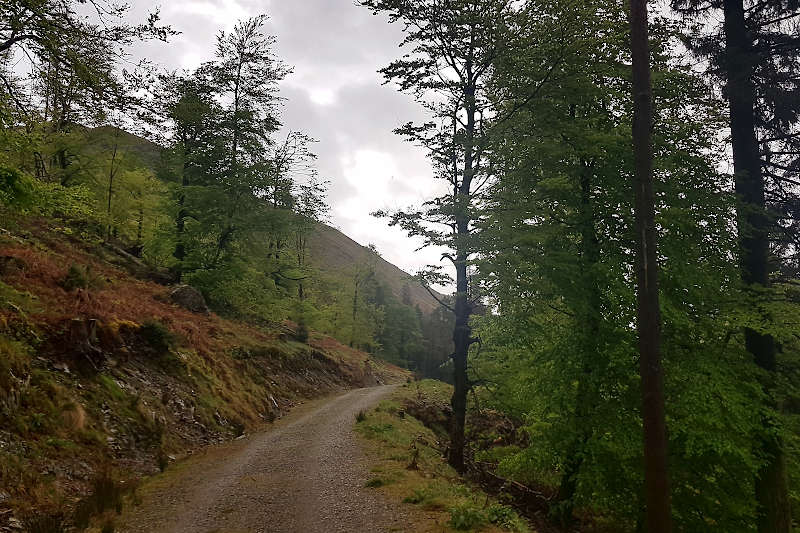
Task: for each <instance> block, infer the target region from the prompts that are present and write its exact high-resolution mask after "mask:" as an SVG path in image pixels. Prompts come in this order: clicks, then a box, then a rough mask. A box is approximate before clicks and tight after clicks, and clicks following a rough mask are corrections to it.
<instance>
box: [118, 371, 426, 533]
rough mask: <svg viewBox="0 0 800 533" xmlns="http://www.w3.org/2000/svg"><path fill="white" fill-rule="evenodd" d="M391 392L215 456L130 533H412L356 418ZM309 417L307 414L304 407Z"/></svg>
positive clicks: (347, 397) (162, 490) (192, 466)
mask: <svg viewBox="0 0 800 533" xmlns="http://www.w3.org/2000/svg"><path fill="white" fill-rule="evenodd" d="M392 388H393V386H383V387H374V388H369V389H359V390H354V391H350V392H348V393H346V394H343V395H341V396H338V397H336V398H334V399H332V400H329V401H327V402H326V403H324V404H322V405H321V406H316V407H314V408H313V409H305V412H301V413H294V414H292V415H289V416H288V417H286V418H284V419H283V420H281V421H280V422H278V423H276V424H275V427H274V428H273V429H271V430H270V431H267V432H264V433H260V434H257V435H253V436H251V437H248V438H246V439H242V440H239V441H236V442H234V443H229V444H226V445H223V446H217V447H213V448H211V449H209V450H208V451H207V452H206V453H204V454H202V455H201V456H200V457H195V458H193V459H191V460H189V461H188V463H187V464H186V465H183V467H182V468H180V469H179V471H178V472H177V473H173V474H169V475H168V476H167V478H165V480H164V482H163V483H159V484H158V485H157V487H158V488H156V489H155V490H153V491H151V492H149V493H148V495H147V496H146V497H145V500H144V502H143V504H142V505H141V506H139V507H137V508H135V509H133V510H132V511H131V512H129V513H128V514H127V516H126V520H125V525H123V526H122V527H121V528H120V529H119V530H120V531H122V532H125V533H156V532H158V533H244V532H248V533H251V532H253V533H255V532H259V533H260V532H264V533H266V532H269V533H284V532H285V533H294V532H296V533H323V532H324V533H331V532H362V531H363V532H382V531H413V530H414V528H413V525H412V522H411V521H410V517H409V516H408V515H407V514H406V512H404V510H403V509H402V508H401V507H400V506H399V505H395V504H392V503H390V502H389V501H387V500H386V499H385V498H384V497H383V496H382V495H381V494H380V493H378V492H377V491H375V490H374V489H368V488H364V483H365V482H366V481H367V479H368V478H369V472H368V466H367V464H366V460H365V456H364V453H363V451H362V450H361V448H360V447H359V444H358V441H357V440H356V437H355V435H354V433H353V425H354V423H355V416H356V413H358V411H359V410H361V409H368V408H369V407H371V406H372V405H374V404H375V403H376V402H377V401H378V400H380V398H381V397H382V396H384V395H385V394H387V393H388V392H390V391H391V390H392ZM301 409H302V408H301Z"/></svg>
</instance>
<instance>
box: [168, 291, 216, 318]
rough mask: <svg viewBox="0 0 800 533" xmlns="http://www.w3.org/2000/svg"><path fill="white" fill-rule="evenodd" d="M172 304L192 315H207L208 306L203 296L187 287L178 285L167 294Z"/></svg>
mask: <svg viewBox="0 0 800 533" xmlns="http://www.w3.org/2000/svg"><path fill="white" fill-rule="evenodd" d="M169 299H170V301H171V302H172V303H174V304H176V305H179V306H181V307H183V308H184V309H186V310H189V311H191V312H193V313H204V314H205V313H208V312H209V311H208V305H207V304H206V299H205V298H203V294H202V293H201V292H200V291H198V290H197V289H195V288H194V287H190V286H189V285H178V286H177V287H175V288H174V289H173V290H172V292H170V293H169Z"/></svg>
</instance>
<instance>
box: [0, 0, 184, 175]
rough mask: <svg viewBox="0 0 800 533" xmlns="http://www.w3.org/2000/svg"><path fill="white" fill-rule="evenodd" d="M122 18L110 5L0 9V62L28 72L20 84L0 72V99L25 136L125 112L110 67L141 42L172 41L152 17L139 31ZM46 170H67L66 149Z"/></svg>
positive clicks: (120, 9) (98, 0) (22, 2)
mask: <svg viewBox="0 0 800 533" xmlns="http://www.w3.org/2000/svg"><path fill="white" fill-rule="evenodd" d="M82 8H85V9H82ZM128 10H129V6H127V5H125V4H119V3H116V2H113V1H110V0H92V1H91V2H88V3H87V2H84V1H78V0H41V1H30V0H3V1H2V2H0V55H2V56H4V57H6V58H11V57H16V56H19V57H20V58H22V59H23V60H27V61H28V62H29V63H30V67H31V69H30V70H31V72H32V74H31V76H30V79H29V80H27V81H28V83H27V84H22V83H18V80H17V79H16V77H15V75H14V71H13V70H12V69H6V68H3V69H0V94H7V95H8V97H9V100H10V102H12V103H13V104H14V107H15V108H16V111H17V118H18V120H20V121H24V122H25V123H27V125H26V128H27V129H28V130H31V129H32V125H33V124H36V125H37V128H38V129H46V130H48V131H49V132H51V133H65V132H68V131H69V130H70V129H71V127H72V126H74V125H77V124H81V123H85V122H87V119H91V120H94V121H95V122H102V117H103V114H104V112H105V111H106V110H107V109H108V107H116V108H122V107H124V105H123V104H122V102H124V101H125V100H126V99H127V98H128V97H129V96H130V93H129V92H128V91H127V88H126V87H125V85H124V83H123V82H122V80H121V79H120V77H119V76H118V71H117V65H118V64H119V62H120V61H121V60H122V59H125V58H127V52H126V49H127V47H128V46H129V45H131V44H132V43H134V42H136V41H140V40H147V39H159V40H162V41H166V40H167V39H168V38H169V37H170V36H171V35H174V33H175V32H173V31H172V30H171V29H170V28H169V27H168V26H161V25H159V15H158V12H157V11H155V12H153V13H151V14H150V15H149V16H148V19H147V21H146V22H145V23H143V24H139V25H132V24H129V23H128V22H126V21H125V16H126V14H127V12H128ZM19 125H20V124H15V126H19ZM43 127H44V128H43ZM34 155H35V156H37V157H38V159H37V165H38V167H37V175H40V176H42V175H43V174H44V163H45V161H43V158H42V157H41V154H39V153H38V151H37V152H36V153H35V154H34ZM52 164H53V166H54V167H55V168H57V169H60V171H64V170H65V169H66V168H67V167H68V166H69V164H70V158H69V154H68V153H67V150H66V149H65V148H63V147H62V148H57V150H56V151H55V153H54V154H53V161H52ZM62 174H63V175H64V176H66V177H67V178H68V176H69V174H67V173H63V172H62ZM64 176H62V179H64Z"/></svg>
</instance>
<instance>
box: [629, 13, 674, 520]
mask: <svg viewBox="0 0 800 533" xmlns="http://www.w3.org/2000/svg"><path fill="white" fill-rule="evenodd" d="M630 9H631V12H630V16H631V18H630V25H631V58H632V64H633V150H634V161H635V176H634V189H635V196H636V205H635V213H636V236H637V243H636V244H637V246H636V267H637V268H636V274H637V276H636V277H637V291H636V298H637V308H638V313H637V314H638V317H637V318H638V319H637V333H638V336H639V372H640V373H641V379H642V422H643V426H644V462H645V470H644V473H645V502H646V506H647V507H646V508H647V518H646V524H647V531H648V533H669V532H670V531H672V517H671V511H670V489H669V475H668V472H667V428H666V421H665V414H664V411H665V408H664V375H663V370H662V367H661V311H660V308H659V289H658V260H657V257H658V256H657V253H656V240H657V239H656V237H657V230H656V223H655V195H654V192H653V140H652V122H653V96H652V82H651V79H650V47H649V42H648V27H647V0H631V7H630Z"/></svg>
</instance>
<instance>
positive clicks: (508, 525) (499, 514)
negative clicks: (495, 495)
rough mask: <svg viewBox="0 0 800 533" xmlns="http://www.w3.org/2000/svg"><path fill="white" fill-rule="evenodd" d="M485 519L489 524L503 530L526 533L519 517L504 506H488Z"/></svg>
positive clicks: (512, 510) (525, 527)
mask: <svg viewBox="0 0 800 533" xmlns="http://www.w3.org/2000/svg"><path fill="white" fill-rule="evenodd" d="M486 517H487V518H488V519H489V522H491V523H492V524H495V525H497V526H500V527H501V528H503V529H507V530H509V531H514V532H520V533H521V532H525V531H528V528H527V526H526V525H525V522H524V521H523V520H522V519H521V518H520V517H519V515H518V514H517V513H516V511H514V509H512V508H511V507H508V506H506V505H500V504H497V503H496V504H493V505H490V506H489V508H488V509H487V510H486Z"/></svg>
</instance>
